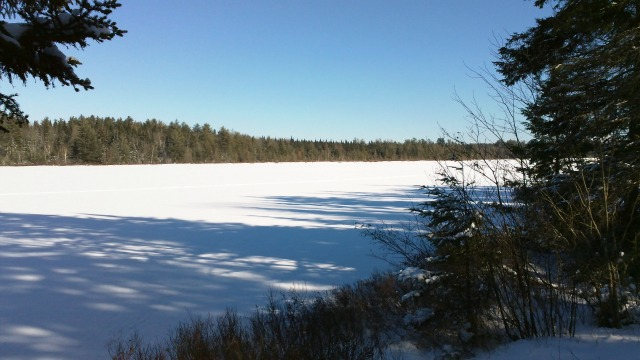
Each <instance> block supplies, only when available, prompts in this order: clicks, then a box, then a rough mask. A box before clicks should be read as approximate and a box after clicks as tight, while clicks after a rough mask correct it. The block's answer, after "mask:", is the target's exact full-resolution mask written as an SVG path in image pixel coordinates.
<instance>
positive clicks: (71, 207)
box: [0, 162, 437, 360]
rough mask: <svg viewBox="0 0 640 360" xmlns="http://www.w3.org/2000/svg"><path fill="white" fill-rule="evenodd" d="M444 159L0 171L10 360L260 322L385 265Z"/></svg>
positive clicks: (0, 262)
mask: <svg viewBox="0 0 640 360" xmlns="http://www.w3.org/2000/svg"><path fill="white" fill-rule="evenodd" d="M436 167H437V164H435V163H433V162H387V163H279V164H275V163H272V164H211V165H144V166H74V167H0V177H1V178H2V179H3V187H2V189H1V190H0V222H1V224H2V227H1V228H0V294H1V295H0V324H2V326H0V359H2V360H8V359H39V358H47V359H80V358H86V359H89V358H91V359H100V358H106V357H107V352H106V348H105V345H106V344H107V342H108V341H109V340H110V339H111V338H112V337H113V336H118V335H120V334H121V335H123V336H125V337H126V336H128V335H129V334H130V333H131V332H133V331H139V333H140V334H141V335H143V336H144V337H145V338H147V339H149V340H154V339H156V338H157V339H161V338H164V337H165V336H166V335H167V334H168V332H169V331H170V330H171V328H172V327H173V326H175V325H177V323H178V322H180V321H186V320H188V318H189V316H198V315H203V316H206V315H207V314H213V315H216V314H219V313H222V312H223V311H225V309H227V308H235V309H237V310H238V311H239V312H249V311H252V310H254V309H255V307H256V306H260V305H262V304H264V303H265V300H266V296H267V293H268V291H269V289H290V288H292V287H297V288H306V289H309V290H324V289H329V288H331V287H332V286H334V285H338V284H344V283H350V282H353V281H355V280H358V279H361V278H365V277H367V276H368V275H370V274H371V273H372V272H373V271H374V270H375V269H385V268H386V264H384V263H382V262H381V261H379V260H376V259H375V258H373V257H371V256H370V252H371V249H372V244H371V242H370V240H369V239H367V238H365V237H363V236H362V234H361V232H360V231H358V230H357V229H356V228H355V224H356V223H378V222H379V221H382V220H384V221H385V222H387V223H392V222H393V221H398V220H400V221H401V220H406V219H408V218H409V216H410V215H409V214H408V212H407V209H408V208H409V207H410V206H412V204H413V202H414V201H420V195H421V194H420V190H419V189H418V185H421V184H425V183H426V182H428V181H430V180H429V177H430V176H431V175H430V174H433V171H434V169H435V168H436Z"/></svg>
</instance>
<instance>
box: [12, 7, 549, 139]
mask: <svg viewBox="0 0 640 360" xmlns="http://www.w3.org/2000/svg"><path fill="white" fill-rule="evenodd" d="M122 3H123V6H122V7H121V8H119V9H118V10H117V11H116V12H114V13H113V15H112V18H113V19H114V20H116V21H117V22H118V25H119V26H120V27H121V28H124V29H126V30H128V33H127V34H126V35H125V36H124V37H123V38H116V39H114V40H113V41H111V42H107V43H102V44H91V45H90V46H89V47H88V48H86V49H85V50H84V51H82V52H79V53H78V52H76V51H75V50H73V49H72V50H70V51H67V54H68V55H73V56H76V57H78V58H79V60H80V61H82V62H83V65H80V66H79V67H78V68H77V70H76V72H77V73H78V75H79V76H81V77H88V78H90V79H91V81H92V83H93V85H94V86H95V90H91V91H88V92H85V91H81V92H80V93H76V92H74V91H73V89H71V88H68V87H61V86H58V87H56V88H54V89H49V90H46V89H44V87H43V85H42V84H41V83H36V82H34V81H29V82H28V83H27V86H26V87H23V86H22V85H20V84H17V85H14V88H13V89H10V85H9V84H7V83H6V82H2V83H0V89H1V90H2V91H3V92H4V93H12V92H16V93H19V94H20V96H19V98H18V100H19V102H20V104H21V105H22V108H23V110H24V111H25V112H26V113H28V114H29V115H30V119H31V120H39V119H42V118H43V117H45V116H48V117H49V118H51V119H58V118H63V119H68V118H69V117H70V116H78V115H97V116H112V117H116V118H118V117H122V118H124V117H127V116H131V117H132V118H133V119H135V120H138V121H144V120H146V119H150V118H155V119H157V120H161V121H164V122H171V121H174V120H178V121H179V122H185V123H187V124H190V125H194V124H196V123H200V124H203V123H209V124H211V125H212V126H213V127H214V128H219V127H221V126H225V127H226V128H228V129H232V130H235V131H238V132H241V133H246V134H250V135H256V136H271V137H284V138H290V137H293V138H296V139H311V140H313V139H332V140H352V139H354V138H357V139H364V140H375V139H384V140H397V141H402V140H405V139H410V138H419V139H420V138H430V139H432V140H435V139H436V138H437V137H439V136H440V135H441V131H440V126H442V127H444V128H445V129H447V130H448V131H450V132H457V131H462V130H464V128H465V127H466V126H467V123H466V122H465V113H464V111H463V109H462V108H461V106H460V105H459V104H458V103H456V102H455V101H454V100H453V95H454V93H456V92H457V93H458V94H459V95H460V96H461V97H462V98H463V99H471V97H472V96H474V95H475V96H477V97H478V98H479V99H481V100H480V101H481V102H482V101H485V100H486V99H485V100H483V96H484V94H486V89H485V88H484V86H483V84H482V83H481V82H480V81H479V80H477V79H473V78H472V77H471V76H470V71H469V69H468V68H467V67H469V68H472V69H478V68H481V67H483V66H491V61H492V60H494V57H493V55H492V53H493V52H495V50H496V45H495V44H496V38H498V39H500V38H502V39H504V38H506V37H507V36H508V34H509V33H512V32H521V31H524V30H526V29H527V28H528V27H530V26H532V25H534V21H535V18H536V17H542V16H544V15H546V14H548V10H547V11H542V10H540V9H538V8H536V7H534V6H533V1H531V0H529V1H525V0H400V1H395V0H394V1H391V0H388V1H382V0H252V1H248V0H189V1H175V0H157V1H142V0H131V1H126V0H125V1H122ZM490 106H491V104H490V101H487V107H488V108H490Z"/></svg>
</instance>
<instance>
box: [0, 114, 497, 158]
mask: <svg viewBox="0 0 640 360" xmlns="http://www.w3.org/2000/svg"><path fill="white" fill-rule="evenodd" d="M451 146H454V147H465V148H473V147H479V146H483V147H491V148H492V149H494V153H495V156H498V157H508V156H510V154H509V152H508V151H507V150H506V148H505V147H504V146H502V145H501V144H469V145H454V144H449V146H448V147H447V142H446V141H445V140H444V139H443V138H440V139H437V140H436V142H433V141H430V140H428V139H411V140H406V141H404V142H401V143H400V142H394V141H383V140H377V141H369V142H365V141H363V140H353V141H341V142H338V141H327V140H294V139H274V138H270V137H253V136H249V135H244V134H240V133H238V132H235V131H231V130H228V129H226V128H224V127H221V128H219V129H217V130H216V129H213V128H212V127H211V126H210V125H208V124H204V125H202V126H201V125H194V126H189V125H187V124H184V123H182V124H181V123H178V122H177V121H174V122H172V123H170V124H165V123H162V122H159V121H156V120H147V121H145V122H136V121H134V120H132V119H131V118H127V119H113V118H98V117H94V116H89V117H79V118H71V119H69V120H68V121H64V120H56V121H50V120H48V119H45V120H43V121H40V122H34V123H32V124H30V125H25V126H22V127H18V126H14V127H13V128H11V131H10V132H8V133H4V134H0V164H3V165H41V164H43V165H44V164H52V165H67V164H163V163H209V162H231V163H233V162H274V161H281V162H284V161H382V160H432V159H445V158H448V157H449V156H451Z"/></svg>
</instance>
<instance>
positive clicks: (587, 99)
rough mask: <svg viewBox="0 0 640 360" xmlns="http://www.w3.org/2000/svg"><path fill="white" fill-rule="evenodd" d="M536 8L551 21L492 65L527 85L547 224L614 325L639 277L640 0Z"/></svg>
mask: <svg viewBox="0 0 640 360" xmlns="http://www.w3.org/2000/svg"><path fill="white" fill-rule="evenodd" d="M535 4H536V5H537V6H539V7H542V6H545V5H550V6H552V7H553V9H554V13H553V15H552V16H550V17H548V18H545V19H541V20H538V22H537V24H536V26H534V27H532V28H530V29H529V30H527V31H526V32H524V33H517V34H514V35H512V36H511V37H510V38H509V39H508V41H507V43H506V44H505V46H503V47H502V48H501V49H500V50H499V56H500V59H499V61H497V62H496V65H497V68H498V70H499V72H500V73H501V74H502V75H503V76H504V83H505V84H507V85H513V84H516V83H526V84H528V85H530V86H533V87H534V90H535V92H536V96H535V97H534V99H533V100H532V101H531V102H530V103H529V104H528V105H527V106H526V108H525V109H524V111H523V112H524V115H525V116H526V125H527V127H528V129H529V130H530V132H531V134H532V135H533V140H532V141H531V142H530V143H529V144H528V145H527V151H528V156H529V157H530V159H531V161H532V163H533V170H532V175H533V176H534V178H535V179H537V181H538V184H537V189H536V196H537V197H538V198H539V199H541V200H542V201H540V202H539V206H540V208H541V212H544V213H546V214H549V217H548V223H547V224H545V226H547V227H551V228H553V229H554V233H555V236H556V237H557V241H556V243H557V244H564V245H563V249H561V250H563V251H569V252H570V253H571V254H572V255H573V260H574V261H575V265H576V267H577V268H578V269H579V270H581V272H580V274H582V276H581V277H580V278H578V279H576V280H578V281H580V282H583V283H585V284H588V285H590V287H591V288H593V289H595V291H594V293H593V294H592V298H593V301H594V302H596V303H597V305H598V307H599V309H600V315H601V318H600V320H601V323H602V324H603V325H610V326H616V327H617V326H620V325H621V317H622V313H621V312H622V309H623V305H624V301H623V298H622V297H623V296H622V294H623V287H624V285H625V284H629V282H630V281H631V282H637V280H638V279H639V278H640V156H639V154H640V118H639V116H640V73H639V66H640V50H639V48H640V14H639V11H640V1H637V0H622V1H616V2H613V1H610V0H556V1H552V0H537V1H536V2H535ZM587 274H588V275H587ZM630 276H631V277H630Z"/></svg>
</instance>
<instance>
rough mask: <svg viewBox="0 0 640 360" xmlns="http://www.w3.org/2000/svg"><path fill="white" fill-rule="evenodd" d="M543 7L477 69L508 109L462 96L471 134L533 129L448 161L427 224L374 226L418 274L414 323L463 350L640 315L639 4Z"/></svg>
mask: <svg viewBox="0 0 640 360" xmlns="http://www.w3.org/2000/svg"><path fill="white" fill-rule="evenodd" d="M536 5H537V6H541V7H542V6H545V5H549V6H552V7H553V15H552V16H550V17H548V18H545V19H539V20H538V21H537V24H536V26H534V27H532V28H531V29H529V30H527V31H525V32H523V33H517V34H513V35H512V36H511V37H510V38H509V39H508V40H507V42H506V43H505V45H504V46H502V47H501V48H500V50H499V52H498V61H496V63H495V64H496V67H497V70H498V73H499V76H494V75H492V73H491V72H490V71H487V72H486V73H480V74H479V75H480V76H479V77H480V78H481V79H483V80H484V82H485V84H487V85H488V86H489V87H490V89H491V90H492V94H491V95H492V96H493V98H494V99H495V100H496V101H497V104H498V105H499V107H500V109H501V110H502V111H501V112H500V113H499V114H497V115H493V116H492V115H487V114H485V113H484V112H483V111H482V108H481V107H480V106H477V105H476V104H465V103H464V102H462V103H463V105H464V107H465V108H466V110H467V112H468V115H469V118H470V119H471V120H472V126H471V127H470V131H469V133H468V137H467V138H466V141H470V142H482V141H479V139H482V138H484V137H485V136H488V135H490V136H491V137H497V138H498V139H507V138H519V137H520V136H521V135H522V132H523V131H524V132H526V133H527V134H528V135H529V136H531V137H532V140H531V141H529V142H527V143H521V142H515V143H507V142H504V144H505V146H507V147H509V148H510V150H511V153H513V154H514V155H515V159H512V160H508V161H495V160H493V157H491V156H487V154H488V153H487V152H476V153H475V154H474V155H468V154H466V153H463V156H461V158H467V159H468V158H475V159H477V160H473V161H456V162H443V163H442V170H441V172H440V175H441V182H442V183H441V184H440V185H439V186H433V187H425V192H426V195H427V200H426V201H424V202H423V203H421V204H419V205H418V206H416V207H415V208H414V209H413V211H414V212H415V213H416V214H417V216H418V219H419V221H418V226H416V227H412V228H411V229H409V231H405V232H401V233H398V232H394V231H381V230H380V229H376V228H372V229H368V232H369V234H370V236H372V237H373V238H374V240H376V241H377V242H378V243H379V244H380V245H382V248H383V249H384V250H385V251H387V253H386V254H385V253H383V255H387V256H395V257H396V259H398V262H399V265H401V266H402V268H403V270H402V271H401V272H400V275H399V279H400V280H401V281H403V282H406V283H409V284H411V285H412V290H411V291H409V292H407V293H406V294H405V295H404V296H403V301H404V302H405V303H410V304H411V307H412V311H411V312H410V313H409V314H408V315H407V323H410V324H413V325H414V326H416V327H417V328H419V329H423V330H425V332H424V333H425V334H426V335H425V337H426V338H427V339H428V340H431V341H433V342H436V341H442V338H443V336H442V335H443V334H444V335H445V337H446V341H447V342H448V343H450V344H457V345H459V346H460V349H463V350H464V349H469V348H473V347H477V346H486V345H488V344H490V343H491V342H492V341H493V340H496V341H501V340H504V339H505V338H507V339H512V340H514V339H521V338H532V337H539V336H571V335H573V334H574V332H575V329H576V325H577V323H578V321H580V320H583V321H589V320H590V319H593V320H594V322H595V323H596V324H598V325H600V326H607V327H621V326H623V325H625V324H628V323H632V322H638V321H640V317H638V315H639V314H640V312H639V309H640V301H639V300H640V294H639V293H638V280H640V168H639V167H638V165H639V162H638V161H639V159H640V156H639V154H640V148H639V145H640V131H639V129H640V128H639V126H640V117H639V115H640V108H638V103H639V102H638V101H637V100H638V95H639V94H640V93H639V92H638V91H639V90H638V89H640V76H638V70H639V69H638V67H639V65H640V57H639V56H638V54H639V53H638V50H637V46H640V13H639V10H640V2H638V1H631V0H628V1H618V2H611V1H606V0H588V1H572V0H558V1H545V0H539V1H536ZM452 140H455V141H458V139H452ZM459 141H460V143H459V145H462V144H463V143H464V142H465V140H459ZM511 145H516V146H515V147H513V146H511ZM460 149H463V150H471V151H477V150H478V148H460V147H458V148H456V150H460ZM433 333H437V334H438V335H439V338H438V339H436V338H435V337H433V336H430V335H429V334H433Z"/></svg>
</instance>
